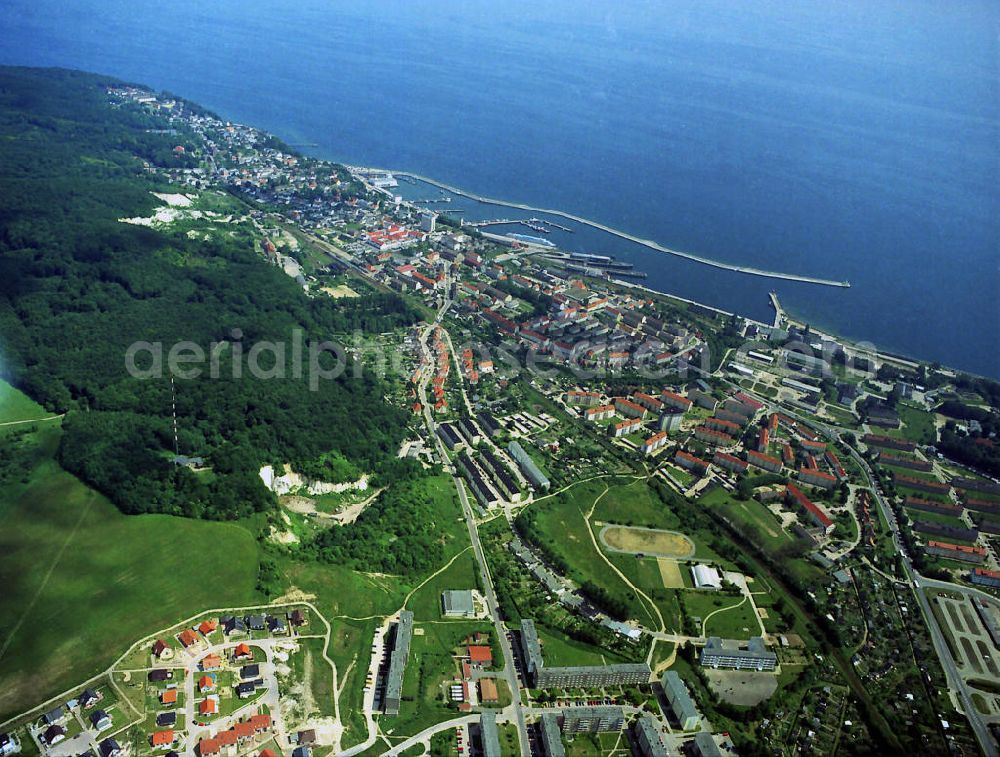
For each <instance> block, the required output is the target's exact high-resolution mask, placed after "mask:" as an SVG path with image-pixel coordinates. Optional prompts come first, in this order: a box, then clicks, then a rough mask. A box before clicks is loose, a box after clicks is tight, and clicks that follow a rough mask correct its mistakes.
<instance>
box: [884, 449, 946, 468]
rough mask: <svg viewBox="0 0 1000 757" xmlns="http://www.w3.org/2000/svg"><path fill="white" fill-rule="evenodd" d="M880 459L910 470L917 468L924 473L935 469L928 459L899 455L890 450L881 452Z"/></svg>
mask: <svg viewBox="0 0 1000 757" xmlns="http://www.w3.org/2000/svg"><path fill="white" fill-rule="evenodd" d="M878 461H879V462H880V463H881V464H882V465H891V466H893V467H894V468H909V469H910V470H917V471H920V472H922V473H930V472H931V471H932V470H934V465H933V464H932V463H929V462H927V461H926V460H916V459H911V458H908V457H900V456H899V455H892V454H890V453H888V452H879V455H878Z"/></svg>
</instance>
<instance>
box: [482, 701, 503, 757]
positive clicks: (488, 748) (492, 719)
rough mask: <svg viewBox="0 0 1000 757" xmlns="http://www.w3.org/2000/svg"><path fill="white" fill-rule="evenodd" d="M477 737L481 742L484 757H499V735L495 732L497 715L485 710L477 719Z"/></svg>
mask: <svg viewBox="0 0 1000 757" xmlns="http://www.w3.org/2000/svg"><path fill="white" fill-rule="evenodd" d="M479 737H480V739H481V740H482V742H483V755H484V757H500V734H499V733H498V732H497V714H496V713H495V712H494V711H493V710H486V711H485V712H483V715H482V717H481V718H480V719H479Z"/></svg>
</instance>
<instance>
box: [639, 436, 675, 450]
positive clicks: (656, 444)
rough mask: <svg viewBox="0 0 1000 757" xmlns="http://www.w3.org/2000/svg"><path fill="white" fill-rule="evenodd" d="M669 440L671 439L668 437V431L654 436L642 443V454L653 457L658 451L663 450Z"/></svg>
mask: <svg viewBox="0 0 1000 757" xmlns="http://www.w3.org/2000/svg"><path fill="white" fill-rule="evenodd" d="M669 440H670V437H668V436H667V432H666V431H660V432H659V433H656V434H653V435H652V436H651V437H649V438H648V439H647V440H646V441H644V442H643V443H642V447H641V449H642V452H643V454H645V455H652V454H653V453H654V452H656V451H657V450H658V449H661V448H662V447H663V446H664V445H665V444H666V443H667V442H668V441H669Z"/></svg>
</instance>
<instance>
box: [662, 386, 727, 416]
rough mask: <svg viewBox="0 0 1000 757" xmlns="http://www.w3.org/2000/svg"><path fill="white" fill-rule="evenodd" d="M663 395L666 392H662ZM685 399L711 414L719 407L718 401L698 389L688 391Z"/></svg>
mask: <svg viewBox="0 0 1000 757" xmlns="http://www.w3.org/2000/svg"><path fill="white" fill-rule="evenodd" d="M664 394H666V392H664ZM675 396H680V395H675ZM681 399H684V397H681ZM687 399H688V400H690V401H691V402H693V403H694V404H696V405H697V406H698V407H700V408H702V409H703V410H708V411H709V412H712V413H714V412H715V408H717V407H718V406H719V402H718V400H716V399H715V397H713V396H712V395H711V394H708V393H707V392H702V391H699V390H698V389H691V390H690V391H688V396H687ZM664 401H666V399H664ZM688 407H690V405H688ZM685 409H687V408H685Z"/></svg>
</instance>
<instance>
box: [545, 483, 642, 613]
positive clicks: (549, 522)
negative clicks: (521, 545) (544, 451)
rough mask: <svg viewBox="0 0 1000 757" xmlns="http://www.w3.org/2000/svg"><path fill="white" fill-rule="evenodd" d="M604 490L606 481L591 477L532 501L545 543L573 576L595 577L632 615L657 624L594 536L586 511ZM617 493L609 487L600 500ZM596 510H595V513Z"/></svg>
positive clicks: (573, 577)
mask: <svg viewBox="0 0 1000 757" xmlns="http://www.w3.org/2000/svg"><path fill="white" fill-rule="evenodd" d="M604 491H605V484H604V483H603V482H602V481H600V480H597V481H589V482H587V483H583V484H579V485H577V486H574V487H573V488H571V489H569V490H568V491H566V492H563V493H562V494H560V495H558V496H556V497H552V498H551V499H548V500H545V501H544V502H542V503H539V504H537V505H533V507H536V508H537V521H536V524H537V527H538V530H539V532H540V535H541V537H542V538H543V539H544V540H545V543H546V544H548V545H549V546H550V547H551V549H552V550H553V551H554V552H556V553H557V554H558V555H560V556H561V557H562V559H563V560H564V561H565V562H566V564H567V566H568V567H569V577H570V578H572V579H573V580H575V581H577V582H578V583H581V584H582V583H584V582H585V581H592V582H593V583H594V584H596V585H597V586H600V587H603V588H604V589H606V590H607V591H608V592H609V593H610V594H612V595H613V596H616V597H619V598H621V600H622V601H623V602H625V603H626V605H627V606H628V612H629V617H633V618H637V619H639V620H640V622H642V623H648V624H652V625H655V624H656V619H655V617H654V616H653V615H652V613H651V611H650V610H649V608H648V605H646V603H645V602H643V601H642V599H641V598H640V597H639V596H638V595H637V594H636V593H635V592H634V591H633V590H632V589H630V588H629V587H628V585H627V584H626V583H625V582H624V581H622V579H621V578H620V577H619V576H618V575H617V574H616V573H615V572H614V571H613V570H612V569H611V568H609V567H608V565H607V563H605V562H604V560H603V559H602V557H601V553H600V552H599V550H598V548H597V547H595V546H594V541H593V540H592V539H591V533H590V526H589V525H588V521H587V518H586V514H587V512H588V511H589V510H590V507H591V505H592V504H593V502H594V501H595V500H596V498H597V497H599V496H601V494H602V493H603V492H604ZM614 493H615V490H614V489H612V490H610V491H609V492H608V493H607V494H605V495H604V496H603V497H602V500H601V502H603V501H604V500H605V499H609V498H611V500H612V501H613V496H614ZM610 506H612V505H609V507H610ZM596 512H597V511H596V510H595V514H596ZM595 520H597V518H596V517H595ZM595 539H596V537H595Z"/></svg>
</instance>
